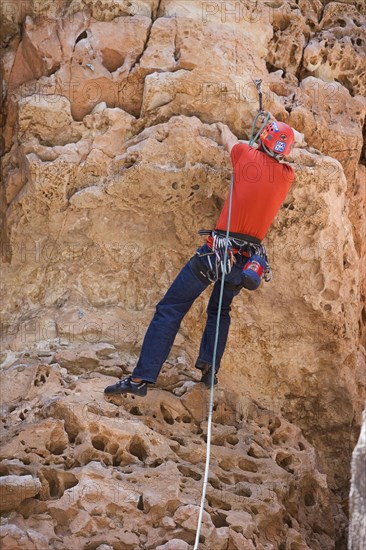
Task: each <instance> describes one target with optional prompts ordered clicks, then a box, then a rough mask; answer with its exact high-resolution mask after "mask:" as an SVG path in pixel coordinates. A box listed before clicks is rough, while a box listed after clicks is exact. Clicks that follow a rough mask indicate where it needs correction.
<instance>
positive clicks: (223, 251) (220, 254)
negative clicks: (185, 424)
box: [193, 80, 272, 550]
mask: <svg viewBox="0 0 366 550" xmlns="http://www.w3.org/2000/svg"><path fill="white" fill-rule="evenodd" d="M255 85H256V88H257V91H258V96H259V112H258V114H257V115H256V117H255V119H254V122H253V127H252V133H251V136H250V142H249V145H250V146H251V147H253V145H254V144H255V142H256V141H257V139H258V137H259V135H260V134H261V132H262V130H263V128H264V126H265V125H266V124H267V123H268V121H269V119H270V114H269V113H266V112H264V111H263V105H262V81H261V80H256V81H255ZM258 120H262V124H261V127H260V129H259V130H258V132H257V133H256V135H255V136H254V132H255V128H256V126H257V123H258ZM233 188H234V176H233V174H232V175H231V181H230V191H229V207H228V219H227V229H226V232H225V233H224V232H223V231H220V230H213V231H208V232H207V231H205V230H203V231H200V232H199V233H200V234H207V233H208V234H211V239H212V241H211V247H212V250H211V252H209V253H207V254H204V255H207V259H208V261H209V265H210V268H211V274H210V276H211V275H213V280H212V281H211V282H216V281H217V280H218V278H219V269H220V268H221V285H220V295H219V304H218V309H217V319H216V332H215V343H214V349H213V358H212V369H211V384H210V400H209V406H208V420H207V450H206V464H205V473H204V478H203V489H202V496H201V503H200V511H199V517H198V523H197V531H196V538H195V542H194V547H193V550H198V545H199V539H200V533H201V525H202V517H203V510H204V506H205V500H206V492H207V483H208V474H209V469H210V456H211V432H212V412H213V398H214V385H215V373H216V355H217V345H218V339H219V330H220V317H221V309H222V298H223V293H224V286H225V275H227V274H228V273H230V271H231V267H232V265H233V261H234V260H235V259H234V254H233V250H234V249H236V250H239V251H240V250H241V249H244V247H247V246H249V247H253V248H254V254H250V256H251V257H252V256H255V255H257V256H258V258H257V259H256V260H255V261H253V262H252V266H254V264H255V262H257V263H259V264H260V267H263V266H261V263H262V261H261V260H263V261H265V264H264V265H265V266H266V267H265V268H264V267H263V273H261V276H264V278H265V280H268V281H270V280H271V278H272V272H271V268H270V266H269V264H268V261H267V253H266V249H265V247H264V245H262V244H261V242H260V241H259V240H258V239H254V238H253V237H248V240H247V239H246V238H245V237H247V236H245V235H244V236H241V237H244V239H240V237H237V236H235V234H233V233H231V234H230V223H231V209H232V203H233ZM256 241H257V242H256ZM249 250H250V249H249ZM213 257H215V263H214V264H213V263H212V261H211V258H213ZM194 258H197V256H194ZM250 259H251V258H249V262H250ZM245 267H246V268H247V270H248V269H250V268H251V265H248V262H247V263H246V265H245V266H244V269H245ZM254 269H256V268H254ZM201 275H203V273H201ZM266 277H267V278H266ZM240 286H241V285H240Z"/></svg>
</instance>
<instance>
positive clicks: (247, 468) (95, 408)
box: [0, 361, 346, 550]
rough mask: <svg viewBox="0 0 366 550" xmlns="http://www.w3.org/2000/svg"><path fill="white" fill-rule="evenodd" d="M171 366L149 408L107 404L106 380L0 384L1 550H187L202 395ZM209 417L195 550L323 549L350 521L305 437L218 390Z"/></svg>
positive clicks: (55, 370)
mask: <svg viewBox="0 0 366 550" xmlns="http://www.w3.org/2000/svg"><path fill="white" fill-rule="evenodd" d="M179 367H180V369H179V371H180V375H179V379H177V378H176V379H175V380H174V379H172V372H171V371H175V369H174V368H173V367H169V368H164V372H163V373H162V376H161V380H160V383H159V386H160V387H158V388H155V389H151V390H150V393H149V394H148V396H146V397H145V398H141V397H135V396H128V397H120V396H119V397H112V398H109V401H108V400H104V399H103V396H102V392H103V389H104V387H105V385H106V384H108V383H111V382H113V381H114V379H113V378H111V377H109V376H106V375H102V374H98V373H96V372H93V373H90V374H89V375H88V376H77V375H70V374H68V373H67V371H66V369H64V368H62V367H60V366H59V364H57V363H51V364H45V363H36V362H29V361H28V362H27V361H23V362H20V361H19V362H18V364H14V365H13V366H12V367H10V368H8V369H6V370H5V371H4V372H3V373H2V387H3V388H4V389H5V391H6V395H5V396H4V406H5V408H6V410H5V411H4V412H5V415H4V422H3V427H2V429H3V446H2V449H1V454H0V458H1V463H0V472H1V475H2V476H3V477H1V478H0V482H1V483H0V488H1V494H2V499H1V506H2V511H3V512H5V513H4V518H3V524H2V527H1V528H0V533H1V537H2V538H1V542H2V546H1V547H2V548H4V550H5V549H14V548H20V547H22V548H35V549H38V548H42V549H43V548H45V549H46V548H55V549H64V548H71V549H75V550H76V549H78V548H97V547H99V546H100V545H102V544H108V545H109V546H110V547H112V548H115V549H131V550H134V549H137V548H146V549H156V548H166V549H168V548H191V547H192V544H193V542H194V537H195V532H196V528H197V519H198V510H199V497H200V489H201V486H202V479H203V471H204V463H205V445H204V442H205V433H206V424H207V422H206V416H207V406H208V390H207V389H205V387H204V386H203V384H201V383H194V382H192V380H190V379H189V378H188V375H189V374H191V376H192V373H191V372H190V369H189V367H187V366H186V365H184V364H181V365H179ZM193 376H196V377H197V375H194V374H193ZM214 409H215V410H214V415H213V434H212V460H211V469H210V475H209V482H208V489H207V506H206V510H205V512H204V515H203V524H202V531H201V544H200V548H210V549H212V550H216V549H225V548H233V549H243V548H248V549H249V548H261V549H265V548H281V547H283V548H285V545H288V544H290V547H293V548H303V549H306V548H311V549H319V550H323V549H328V548H333V547H334V539H335V537H336V533H337V531H339V527H340V525H341V524H342V523H343V524H344V523H345V520H346V518H345V515H344V513H343V511H342V508H341V506H340V504H339V503H337V499H336V497H335V495H334V494H332V492H331V491H330V489H329V487H328V484H327V480H326V475H325V473H324V472H322V471H321V468H320V466H319V463H318V459H317V456H316V452H315V449H314V448H313V447H312V446H311V445H310V444H309V443H308V441H307V440H306V439H305V438H304V436H303V434H302V433H301V431H300V430H299V429H298V428H297V427H296V426H294V425H293V424H291V423H289V422H288V421H286V420H285V419H284V418H283V417H282V416H281V415H280V414H278V413H276V412H275V411H274V410H273V409H272V410H271V409H269V408H264V407H263V406H261V405H260V404H258V403H256V402H255V401H253V400H251V399H249V398H246V399H241V400H238V399H237V398H236V396H235V395H232V393H231V392H229V391H227V390H224V389H219V390H218V391H217V392H216V397H215V406H214ZM174 541H175V542H174Z"/></svg>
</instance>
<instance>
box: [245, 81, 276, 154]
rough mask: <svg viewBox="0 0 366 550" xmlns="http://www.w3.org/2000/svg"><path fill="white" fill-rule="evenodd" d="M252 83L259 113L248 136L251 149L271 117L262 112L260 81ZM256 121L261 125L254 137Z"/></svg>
mask: <svg viewBox="0 0 366 550" xmlns="http://www.w3.org/2000/svg"><path fill="white" fill-rule="evenodd" d="M253 82H254V84H255V87H256V88H257V92H258V98H259V111H258V113H257V115H256V117H255V119H254V122H253V126H252V131H251V134H250V139H249V145H250V146H251V147H253V146H254V144H255V143H256V142H257V140H258V138H259V136H260V135H261V133H262V131H263V129H264V127H265V126H266V125H267V124H268V122H269V120H270V118H271V115H270V114H269V113H268V112H267V111H263V90H262V80H260V79H257V80H253ZM258 121H259V122H260V123H261V125H260V128H259V130H258V131H257V133H256V134H255V135H254V133H255V129H256V127H257V124H258Z"/></svg>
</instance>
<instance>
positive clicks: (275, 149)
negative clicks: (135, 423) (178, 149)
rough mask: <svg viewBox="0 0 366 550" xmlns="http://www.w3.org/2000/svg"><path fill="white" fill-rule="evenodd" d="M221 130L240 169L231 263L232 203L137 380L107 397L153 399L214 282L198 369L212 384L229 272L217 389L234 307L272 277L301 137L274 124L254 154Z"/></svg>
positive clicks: (149, 339) (145, 352) (153, 333)
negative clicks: (289, 159)
mask: <svg viewBox="0 0 366 550" xmlns="http://www.w3.org/2000/svg"><path fill="white" fill-rule="evenodd" d="M217 127H218V129H219V130H220V135H221V144H222V145H223V146H224V147H225V148H226V150H227V151H228V152H229V153H230V155H231V161H232V165H233V169H234V187H233V199H232V214H231V222H230V240H229V245H230V246H229V254H228V256H227V258H228V261H227V264H226V265H224V263H223V258H224V248H225V234H226V229H227V222H228V208H229V197H228V198H227V199H226V202H225V205H224V208H223V210H222V212H221V215H220V217H219V220H218V222H217V224H216V228H215V230H213V231H208V232H206V233H207V234H209V237H208V239H207V242H206V244H204V245H203V246H201V247H200V248H198V250H197V252H196V254H195V255H194V256H193V257H192V258H191V259H190V260H189V261H188V262H187V264H186V265H185V266H184V267H183V269H182V270H181V271H180V273H179V274H178V276H177V277H176V279H175V280H174V282H173V284H172V285H171V287H170V288H169V290H168V291H167V293H166V294H165V296H164V297H163V299H162V300H161V301H160V302H159V303H158V305H157V306H156V312H155V315H154V317H153V319H152V321H151V323H150V326H149V328H148V330H147V332H146V335H145V338H144V342H143V345H142V349H141V354H140V358H139V360H138V362H137V365H136V367H135V368H134V370H133V372H132V375H130V376H127V377H126V378H124V379H122V380H120V381H118V382H117V383H116V384H113V385H111V386H108V387H107V388H106V389H105V390H104V393H105V394H124V393H133V394H135V395H139V396H144V395H146V393H147V385H148V383H152V384H154V383H155V382H156V379H157V377H158V375H159V372H160V370H161V368H162V366H163V364H164V362H165V360H166V359H167V357H168V355H169V352H170V350H171V347H172V345H173V342H174V339H175V336H176V334H177V332H178V330H179V327H180V324H181V321H182V319H183V317H184V316H185V314H186V313H187V312H188V310H189V309H190V307H191V305H192V304H193V302H194V301H195V300H196V298H197V297H198V296H199V295H200V294H201V293H202V292H203V291H204V290H205V288H207V286H208V285H210V284H211V283H214V284H213V290H212V293H211V297H210V299H209V302H208V306H207V322H206V327H205V329H204V332H203V335H202V340H201V345H200V350H199V354H198V359H197V361H196V364H195V367H196V368H197V369H199V370H201V371H202V375H201V382H204V383H205V384H206V385H207V386H209V385H210V381H211V372H212V371H211V369H212V362H213V349H214V341H215V333H216V324H217V313H218V302H219V294H220V284H221V283H220V279H221V276H222V273H223V272H224V273H225V286H224V292H223V301H222V310H221V316H220V323H219V336H218V344H217V354H216V365H215V378H214V380H215V384H216V383H217V377H216V373H217V371H218V370H219V367H220V361H221V358H222V356H223V353H224V350H225V345H226V341H227V337H228V332H229V326H230V311H231V307H230V306H231V302H232V300H233V298H234V296H236V295H237V294H239V292H240V290H241V288H243V287H244V288H247V289H249V290H255V289H256V288H258V286H259V284H260V282H261V279H262V278H263V277H264V278H267V277H268V275H269V273H270V268H269V265H268V263H267V256H266V250H265V247H264V246H263V245H262V244H261V242H262V240H263V238H264V237H265V235H266V233H267V231H268V229H269V227H270V225H271V223H272V221H273V219H274V217H275V216H276V214H277V212H278V210H279V208H280V206H281V204H282V203H283V201H284V199H285V197H286V195H287V193H288V190H289V189H290V186H291V184H292V182H293V180H294V172H293V170H292V168H291V167H290V166H289V165H287V164H284V163H281V162H280V161H281V160H282V158H283V157H284V156H286V155H288V154H289V153H290V151H291V149H292V146H293V143H294V141H295V139H294V132H293V130H292V128H290V126H288V125H287V124H284V123H283V122H277V121H272V122H269V123H268V124H267V125H266V126H265V128H264V129H263V131H262V132H261V134H260V145H259V147H258V148H257V149H254V148H252V147H250V146H249V145H247V144H245V143H239V142H238V140H237V138H236V137H235V136H234V134H233V133H232V132H231V131H230V130H229V129H228V128H227V126H225V125H224V124H221V123H219V124H217ZM203 233H205V232H203Z"/></svg>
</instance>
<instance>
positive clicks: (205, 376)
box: [201, 364, 218, 387]
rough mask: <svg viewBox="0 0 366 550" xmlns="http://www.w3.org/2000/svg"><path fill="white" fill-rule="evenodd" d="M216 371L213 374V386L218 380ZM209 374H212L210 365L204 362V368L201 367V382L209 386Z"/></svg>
mask: <svg viewBox="0 0 366 550" xmlns="http://www.w3.org/2000/svg"><path fill="white" fill-rule="evenodd" d="M216 372H217V371H216ZM216 372H215V375H214V386H216V384H217V382H218V380H217V375H216ZM211 376H212V367H211V365H208V364H206V366H205V368H204V369H202V376H201V382H203V383H204V384H205V385H206V386H208V387H210V386H211Z"/></svg>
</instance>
